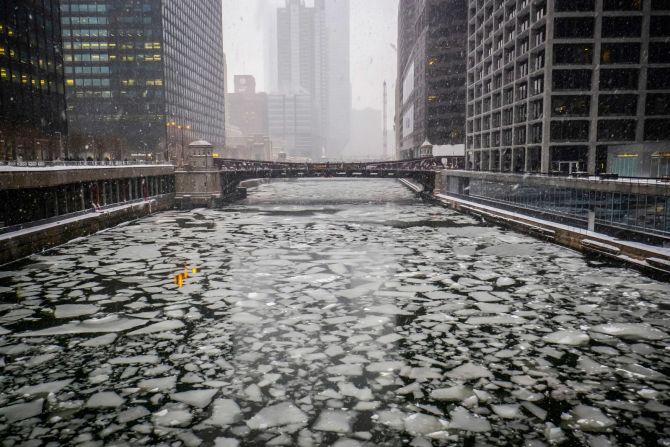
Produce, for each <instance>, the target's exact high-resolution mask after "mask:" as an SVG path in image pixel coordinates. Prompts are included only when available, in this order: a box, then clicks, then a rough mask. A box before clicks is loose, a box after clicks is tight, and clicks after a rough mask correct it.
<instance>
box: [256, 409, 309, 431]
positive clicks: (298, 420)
mask: <svg viewBox="0 0 670 447" xmlns="http://www.w3.org/2000/svg"><path fill="white" fill-rule="evenodd" d="M308 420H309V418H308V417H307V415H306V414H305V413H303V412H302V411H301V410H300V409H299V408H298V407H296V406H295V405H293V404H292V403H290V402H283V403H280V404H277V405H272V406H269V407H265V408H263V409H262V410H261V411H259V412H258V413H256V415H255V416H254V417H252V418H251V419H249V420H248V421H247V425H248V426H249V428H251V429H252V430H264V429H266V428H270V427H280V426H282V425H289V424H290V425H293V424H298V425H305V424H307V421H308Z"/></svg>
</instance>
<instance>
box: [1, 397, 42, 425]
mask: <svg viewBox="0 0 670 447" xmlns="http://www.w3.org/2000/svg"><path fill="white" fill-rule="evenodd" d="M43 404H44V399H37V400H34V401H32V402H27V403H23V404H16V405H10V406H8V407H3V408H0V415H1V416H4V417H6V418H7V422H10V423H12V422H17V421H22V420H24V419H28V418H31V417H34V416H37V415H39V414H42V405H43Z"/></svg>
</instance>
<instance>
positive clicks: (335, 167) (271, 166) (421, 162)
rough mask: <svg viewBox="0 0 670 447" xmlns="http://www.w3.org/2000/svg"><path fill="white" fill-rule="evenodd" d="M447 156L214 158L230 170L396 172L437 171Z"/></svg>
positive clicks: (220, 167) (224, 168)
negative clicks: (288, 159)
mask: <svg viewBox="0 0 670 447" xmlns="http://www.w3.org/2000/svg"><path fill="white" fill-rule="evenodd" d="M448 158H449V157H423V158H418V159H412V160H398V161H378V162H319V163H292V162H279V161H258V160H239V159H222V158H218V159H215V160H214V163H215V165H216V166H217V167H218V168H219V169H220V170H221V171H232V172H268V171H274V172H282V171H283V172H309V173H318V172H338V171H366V172H372V171H375V172H397V171H421V172H425V171H438V170H442V169H446V168H447V164H445V162H444V159H448Z"/></svg>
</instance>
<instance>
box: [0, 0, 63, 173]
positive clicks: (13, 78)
mask: <svg viewBox="0 0 670 447" xmlns="http://www.w3.org/2000/svg"><path fill="white" fill-rule="evenodd" d="M66 126H67V121H66V119H65V95H64V89H63V60H62V55H61V30H60V21H59V10H58V1H55V0H3V1H2V2H0V160H17V159H19V160H53V159H56V158H60V157H62V156H63V151H64V133H65V132H66Z"/></svg>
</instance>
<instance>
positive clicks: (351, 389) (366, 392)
mask: <svg viewBox="0 0 670 447" xmlns="http://www.w3.org/2000/svg"><path fill="white" fill-rule="evenodd" d="M337 386H338V388H339V389H340V393H341V394H342V395H343V396H349V397H355V398H356V399H358V400H372V391H370V388H356V385H354V384H353V383H349V382H345V383H338V384H337Z"/></svg>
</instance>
